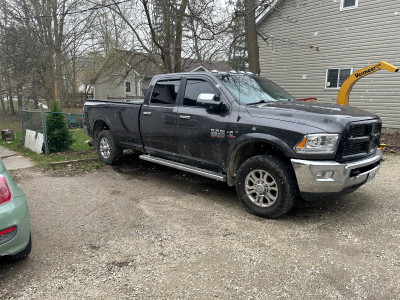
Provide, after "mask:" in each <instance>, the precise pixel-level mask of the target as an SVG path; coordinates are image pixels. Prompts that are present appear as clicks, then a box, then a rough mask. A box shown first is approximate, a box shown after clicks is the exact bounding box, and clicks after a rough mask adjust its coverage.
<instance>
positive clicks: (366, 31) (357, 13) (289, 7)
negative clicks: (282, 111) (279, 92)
mask: <svg viewBox="0 0 400 300" xmlns="http://www.w3.org/2000/svg"><path fill="white" fill-rule="evenodd" d="M258 31H259V33H260V34H261V36H260V37H259V40H258V42H259V47H260V66H261V75H262V76H264V77H267V78H269V79H271V80H272V81H274V82H276V83H277V84H279V85H281V86H282V87H283V88H285V89H286V90H287V91H288V92H290V93H291V94H293V96H295V97H296V98H307V97H316V98H318V100H319V101H321V102H330V103H336V97H337V93H338V91H339V87H340V85H341V83H342V82H343V81H344V79H345V78H346V77H347V76H348V75H349V74H351V73H352V72H354V71H356V70H358V69H361V68H364V67H366V66H369V65H372V64H375V63H378V62H379V61H381V60H384V61H387V62H389V63H391V64H393V65H395V66H397V67H400V1H398V0H281V1H277V0H275V1H274V3H273V7H272V8H271V9H270V10H269V11H268V12H267V13H266V14H264V15H263V16H262V17H260V19H259V20H258ZM350 105H352V106H356V107H359V108H363V109H366V110H369V111H371V112H374V113H377V114H378V115H379V116H380V117H381V118H382V120H383V126H384V127H389V128H400V73H391V72H388V71H385V70H381V71H378V72H376V73H373V74H371V75H368V76H366V77H364V78H362V79H360V80H359V81H358V82H357V83H356V84H355V86H354V87H353V90H352V92H351V94H350Z"/></svg>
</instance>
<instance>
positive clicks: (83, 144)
mask: <svg viewBox="0 0 400 300" xmlns="http://www.w3.org/2000/svg"><path fill="white" fill-rule="evenodd" d="M14 133H15V135H16V139H14V140H12V141H3V140H0V141H1V142H0V145H1V146H4V147H7V148H9V149H11V150H13V151H15V152H18V153H20V154H21V155H23V156H25V157H27V158H29V159H31V160H32V161H33V162H34V163H35V166H36V167H38V168H40V169H44V170H48V171H50V172H51V173H53V174H55V175H75V174H80V173H82V172H87V171H90V170H93V169H98V168H101V167H103V166H104V163H103V162H102V161H100V159H99V158H98V156H97V153H96V151H95V149H94V148H92V147H90V146H89V145H88V143H87V141H88V140H91V139H90V137H89V136H88V135H86V133H85V131H84V130H83V129H71V133H72V137H73V139H74V143H73V144H72V146H71V149H70V150H69V151H65V152H58V153H51V154H47V155H46V154H37V153H35V152H33V151H31V150H29V149H27V148H25V147H24V146H23V145H22V139H21V131H20V130H19V131H18V130H15V131H14ZM78 159H79V160H82V159H83V160H84V159H87V161H80V162H71V163H67V164H62V165H57V166H53V165H51V163H52V162H63V161H73V160H78Z"/></svg>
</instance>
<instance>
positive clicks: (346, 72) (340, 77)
mask: <svg viewBox="0 0 400 300" xmlns="http://www.w3.org/2000/svg"><path fill="white" fill-rule="evenodd" d="M351 73H353V68H343V69H327V70H326V79H325V88H326V89H338V88H340V87H341V86H342V84H343V82H344V81H345V80H346V79H347V77H349V76H350V75H351Z"/></svg>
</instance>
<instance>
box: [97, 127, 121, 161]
mask: <svg viewBox="0 0 400 300" xmlns="http://www.w3.org/2000/svg"><path fill="white" fill-rule="evenodd" d="M97 153H98V155H99V157H100V159H101V160H102V161H103V162H105V163H106V164H107V165H114V164H116V163H118V162H119V161H120V160H121V159H122V149H121V148H120V147H119V146H118V145H117V143H116V141H115V139H114V136H113V135H112V134H111V132H110V131H109V130H103V131H101V132H100V133H99V136H98V137H97Z"/></svg>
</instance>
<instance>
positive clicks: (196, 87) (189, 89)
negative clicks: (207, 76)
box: [183, 79, 216, 106]
mask: <svg viewBox="0 0 400 300" xmlns="http://www.w3.org/2000/svg"><path fill="white" fill-rule="evenodd" d="M203 93H207V94H215V93H216V91H215V90H214V88H213V87H212V86H211V84H209V83H208V82H207V81H205V80H201V79H188V80H187V81H186V88H185V96H184V98H183V105H185V106H196V100H197V97H198V96H199V95H200V94H203Z"/></svg>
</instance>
